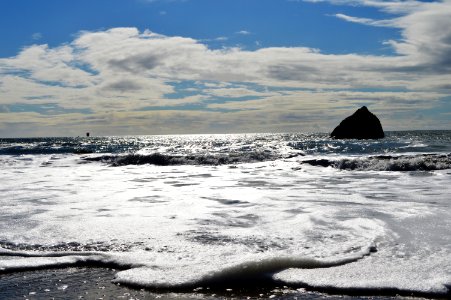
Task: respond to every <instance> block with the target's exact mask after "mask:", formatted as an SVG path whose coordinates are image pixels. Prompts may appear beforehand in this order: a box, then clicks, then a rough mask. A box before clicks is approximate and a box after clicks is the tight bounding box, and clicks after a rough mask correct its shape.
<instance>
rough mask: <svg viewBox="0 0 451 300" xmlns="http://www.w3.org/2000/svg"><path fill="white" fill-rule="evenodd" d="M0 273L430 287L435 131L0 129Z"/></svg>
mask: <svg viewBox="0 0 451 300" xmlns="http://www.w3.org/2000/svg"><path fill="white" fill-rule="evenodd" d="M0 168H1V172H0V183H1V184H0V191H1V197H0V207H1V209H0V272H14V271H20V270H33V269H45V268H54V267H63V266H85V265H86V266H92V265H97V266H113V267H115V268H118V269H119V270H118V272H117V274H116V279H115V282H117V283H121V284H129V285H133V286H138V287H143V288H151V289H153V288H156V289H160V288H164V289H168V290H177V289H180V288H191V287H202V286H215V285H221V284H226V285H230V286H233V285H234V284H236V283H241V284H243V283H244V284H246V282H249V284H250V283H252V285H257V286H258V285H259V284H260V285H265V284H268V282H277V283H279V284H280V285H281V286H283V285H289V286H292V287H309V288H311V289H317V290H330V291H338V292H347V291H355V290H357V291H365V293H370V294H371V293H373V292H374V293H375V294H376V293H379V292H381V291H388V292H390V291H391V292H393V293H398V292H401V293H410V292H413V293H417V294H419V295H431V296H437V295H439V296H440V295H442V296H446V295H449V294H450V286H451V197H450V195H451V131H418V132H388V133H387V136H386V137H385V138H384V139H381V140H334V139H330V138H329V137H328V135H327V134H317V133H315V134H237V135H180V136H130V137H92V138H30V139H0Z"/></svg>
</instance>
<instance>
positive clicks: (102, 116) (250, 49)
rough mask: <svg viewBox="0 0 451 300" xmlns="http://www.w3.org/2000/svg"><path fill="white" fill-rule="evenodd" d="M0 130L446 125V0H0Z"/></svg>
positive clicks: (450, 28) (450, 90) (450, 12)
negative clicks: (348, 120)
mask: <svg viewBox="0 0 451 300" xmlns="http://www.w3.org/2000/svg"><path fill="white" fill-rule="evenodd" d="M0 39H1V41H2V42H1V45H2V46H1V47H0V136H39V135H45V136H48V135H79V134H80V132H85V131H92V132H95V133H97V134H98V135H121V134H160V133H163V134H174V133H222V132H224V133H228V132H274V131H322V132H329V131H331V130H332V129H333V126H334V125H336V123H338V122H339V121H340V120H341V119H342V118H343V117H345V116H346V115H348V114H350V113H352V112H353V110H355V109H356V108H358V107H359V105H368V106H369V108H370V110H372V111H374V112H375V113H376V114H378V115H379V116H380V117H381V119H382V123H383V125H384V127H385V128H386V129H389V130H404V129H409V128H413V129H435V128H436V129H451V104H450V99H451V98H450V95H451V84H450V82H451V77H450V76H451V75H450V74H451V60H450V59H449V57H450V55H451V50H450V49H451V2H450V1H448V0H446V1H439V2H419V1H380V0H373V1H370V0H323V1H322V0H315V1H312V0H310V1H301V0H299V1H297V0H291V1H290V0H245V1H243V0H239V1H238V0H214V1H213V0H179V1H177V0H153V1H150V0H96V1H92V0H91V1H87V0H78V1H61V0H46V1H33V0H15V1H0Z"/></svg>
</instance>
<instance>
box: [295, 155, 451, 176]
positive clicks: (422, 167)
mask: <svg viewBox="0 0 451 300" xmlns="http://www.w3.org/2000/svg"><path fill="white" fill-rule="evenodd" d="M302 163H304V164H309V165H312V166H320V167H333V168H336V169H340V170H357V171H404V172H406V171H435V170H445V169H451V153H450V154H421V155H400V156H390V155H378V156H370V157H365V158H354V159H349V158H346V159H339V160H332V159H311V160H304V161H302Z"/></svg>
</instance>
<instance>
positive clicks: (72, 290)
mask: <svg viewBox="0 0 451 300" xmlns="http://www.w3.org/2000/svg"><path fill="white" fill-rule="evenodd" d="M116 272H117V271H116V270H114V269H107V268H78V267H77V268H62V269H49V270H37V271H25V272H16V273H7V274H0V299H349V300H357V299H378V300H388V299H420V298H407V297H390V296H378V297H373V296H355V295H354V296H346V295H330V294H325V293H319V292H314V291H307V290H305V289H293V288H287V287H269V288H262V289H255V288H252V287H250V288H242V287H241V288H235V289H233V288H226V287H222V288H217V289H215V290H214V291H213V290H211V289H210V288H197V289H193V290H189V291H180V292H177V293H174V292H168V291H149V290H144V289H134V288H130V287H125V286H121V285H119V284H115V283H112V280H113V279H114V275H115V273H116Z"/></svg>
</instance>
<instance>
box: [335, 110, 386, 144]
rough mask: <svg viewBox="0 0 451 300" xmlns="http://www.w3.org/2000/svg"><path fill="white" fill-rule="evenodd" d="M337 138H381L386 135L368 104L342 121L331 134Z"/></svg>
mask: <svg viewBox="0 0 451 300" xmlns="http://www.w3.org/2000/svg"><path fill="white" fill-rule="evenodd" d="M330 136H331V137H333V138H336V139H381V138H383V137H384V136H385V134H384V130H383V129H382V125H381V122H380V121H379V119H378V118H377V117H376V115H374V114H373V113H371V112H370V111H369V110H368V108H366V106H362V107H361V108H359V109H358V110H357V111H356V112H355V113H354V114H353V115H352V116H349V117H347V118H346V119H344V120H343V121H341V123H340V125H338V126H337V127H336V128H335V129H334V131H332V133H331V134H330Z"/></svg>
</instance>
